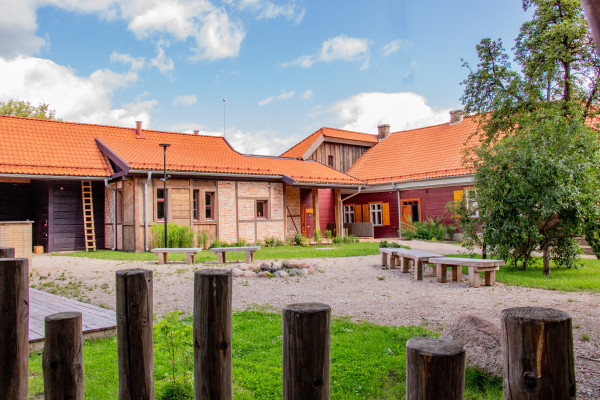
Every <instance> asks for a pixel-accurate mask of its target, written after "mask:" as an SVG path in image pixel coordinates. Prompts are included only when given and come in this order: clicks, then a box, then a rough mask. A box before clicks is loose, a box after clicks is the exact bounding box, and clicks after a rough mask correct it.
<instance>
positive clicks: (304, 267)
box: [298, 263, 310, 269]
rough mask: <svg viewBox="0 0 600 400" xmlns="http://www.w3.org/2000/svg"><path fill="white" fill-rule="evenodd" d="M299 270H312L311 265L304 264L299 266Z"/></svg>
mask: <svg viewBox="0 0 600 400" xmlns="http://www.w3.org/2000/svg"><path fill="white" fill-rule="evenodd" d="M298 268H300V269H308V268H310V264H307V263H302V264H300V265H298Z"/></svg>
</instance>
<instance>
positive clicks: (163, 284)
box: [30, 241, 600, 399]
mask: <svg viewBox="0 0 600 400" xmlns="http://www.w3.org/2000/svg"><path fill="white" fill-rule="evenodd" d="M410 246H411V247H412V248H415V249H420V250H426V251H432V252H438V253H441V254H450V253H452V254H455V253H457V252H459V251H460V248H459V247H457V246H454V245H448V244H440V243H428V242H418V241H411V242H410ZM380 261H381V257H380V256H378V255H375V256H364V257H348V258H329V259H325V258H323V259H310V260H302V262H307V263H309V264H312V265H314V266H315V268H316V269H317V272H316V273H314V274H312V275H306V276H301V277H287V278H243V277H235V278H234V279H233V307H234V309H236V310H245V309H259V310H266V311H274V312H278V311H280V310H281V308H282V307H283V306H285V305H286V304H290V303H297V302H322V303H326V304H329V305H330V306H331V308H332V311H333V314H334V315H335V316H347V317H350V318H351V319H353V320H355V321H370V322H374V323H377V324H383V325H418V326H423V327H427V328H429V329H431V330H434V331H441V330H442V329H443V326H444V325H445V324H447V323H448V322H449V321H451V320H452V319H453V318H455V317H457V316H458V315H460V314H475V315H477V316H479V317H482V318H485V319H487V320H489V321H491V322H493V323H494V324H496V325H498V326H499V321H500V312H501V311H502V310H503V309H505V308H509V307H519V306H539V307H553V308H557V309H560V310H564V311H567V312H568V313H570V314H571V316H572V317H573V327H574V329H573V338H574V342H575V357H576V374H577V384H578V387H577V389H578V397H579V398H580V399H598V398H600V313H599V311H600V307H599V303H600V294H598V293H593V294H592V293H577V292H557V291H550V290H543V289H532V288H522V287H514V286H506V285H504V284H502V283H498V284H496V285H495V286H493V287H480V288H471V287H468V286H467V284H466V280H465V282H463V283H455V282H449V283H445V284H441V283H438V282H436V280H435V278H434V277H433V275H432V274H431V270H430V269H429V268H427V269H426V272H425V274H424V279H423V281H420V282H418V281H413V280H412V277H411V274H403V273H402V272H401V271H400V270H389V269H383V268H382V267H381V265H380ZM236 265H237V264H229V265H228V266H227V267H226V268H231V267H233V266H236ZM256 265H257V266H258V265H260V261H259V262H257V263H256ZM207 267H208V268H223V267H218V266H216V265H215V264H213V265H209V266H203V265H199V264H197V265H193V266H189V265H186V264H184V263H170V264H167V265H160V266H159V265H158V264H157V262H156V261H152V262H127V261H126V262H123V261H107V260H95V259H85V258H74V257H61V256H48V255H35V256H34V258H33V267H32V270H31V281H30V284H31V285H32V286H33V287H36V288H38V289H42V290H44V288H46V289H48V288H52V289H54V290H58V291H59V293H60V294H61V295H65V296H68V297H71V298H74V299H78V300H83V301H87V302H89V303H92V304H95V305H99V306H102V307H106V308H110V309H114V308H115V293H114V286H115V283H114V282H115V274H114V272H115V271H116V270H119V269H129V268H145V269H150V270H152V271H154V274H153V276H154V312H155V313H156V314H157V315H158V316H159V317H160V316H163V315H165V314H166V313H167V312H169V311H172V310H176V309H177V310H182V311H184V312H185V313H191V312H192V304H193V271H194V270H196V269H198V268H207ZM587 338H589V339H588V340H586V339H587Z"/></svg>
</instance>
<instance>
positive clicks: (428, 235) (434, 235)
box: [402, 218, 456, 240]
mask: <svg viewBox="0 0 600 400" xmlns="http://www.w3.org/2000/svg"><path fill="white" fill-rule="evenodd" d="M415 228H416V229H415V230H414V231H408V230H406V229H405V230H403V231H402V237H404V238H406V239H421V240H444V238H446V233H447V230H446V227H445V226H444V224H443V223H442V220H441V219H437V218H436V219H433V218H427V220H426V221H424V222H415ZM453 228H454V232H456V227H453Z"/></svg>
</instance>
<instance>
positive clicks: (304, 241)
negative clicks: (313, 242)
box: [292, 233, 310, 246]
mask: <svg viewBox="0 0 600 400" xmlns="http://www.w3.org/2000/svg"><path fill="white" fill-rule="evenodd" d="M292 243H293V244H295V245H296V246H308V245H310V241H309V240H308V238H307V237H306V236H304V235H302V234H301V233H296V234H295V235H294V236H293V238H292Z"/></svg>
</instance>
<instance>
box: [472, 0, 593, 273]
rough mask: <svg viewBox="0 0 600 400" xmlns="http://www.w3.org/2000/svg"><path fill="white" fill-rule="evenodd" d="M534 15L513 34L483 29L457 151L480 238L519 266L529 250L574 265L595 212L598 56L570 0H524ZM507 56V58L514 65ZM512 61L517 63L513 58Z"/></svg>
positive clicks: (580, 13)
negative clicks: (487, 33)
mask: <svg viewBox="0 0 600 400" xmlns="http://www.w3.org/2000/svg"><path fill="white" fill-rule="evenodd" d="M530 8H531V9H533V11H534V12H533V18H532V20H531V21H527V22H525V23H524V24H523V25H522V26H521V30H520V33H519V35H518V37H517V39H516V40H515V46H514V47H513V52H514V63H511V61H510V58H509V56H508V54H507V52H506V51H505V50H504V47H503V45H502V41H501V40H500V39H499V40H496V41H493V40H490V39H483V40H482V41H481V42H480V43H479V45H477V56H478V58H479V63H478V65H477V68H476V69H472V68H471V67H470V65H469V64H468V63H464V64H463V65H464V66H465V67H467V68H468V69H469V74H468V76H467V78H466V79H465V80H464V81H463V84H464V85H465V92H464V95H463V97H462V99H461V100H462V101H463V104H464V106H465V111H466V112H468V113H473V114H476V119H477V121H478V123H479V130H478V132H477V139H478V140H477V141H476V144H475V145H472V146H471V147H469V148H468V149H467V151H466V153H465V164H466V165H467V166H469V167H470V168H472V170H473V171H474V173H475V186H476V188H477V189H478V190H477V193H476V200H477V202H478V204H479V210H480V219H481V221H480V225H481V226H482V235H483V237H484V240H485V243H486V244H487V245H489V246H490V247H491V249H492V250H493V251H496V252H498V253H499V254H501V255H502V256H503V257H505V258H508V257H512V258H513V259H514V260H515V262H516V261H518V260H519V259H523V261H524V264H523V265H524V267H525V268H526V266H527V262H528V260H529V258H530V257H531V253H532V252H533V251H534V250H535V249H536V248H540V249H541V250H542V252H543V255H544V257H543V260H544V274H549V273H550V266H549V260H550V258H554V259H555V260H557V261H558V262H559V263H560V264H562V265H568V266H571V265H573V261H574V257H575V254H576V249H577V245H576V243H575V242H574V236H575V235H577V234H581V232H582V230H583V224H584V221H586V220H595V219H597V214H598V204H597V199H598V194H599V193H598V191H597V189H596V188H597V185H598V183H599V182H600V181H599V180H598V179H599V173H598V167H597V165H598V164H597V162H598V146H597V144H598V135H597V132H596V131H594V130H591V129H589V127H588V125H589V124H591V121H592V119H593V118H594V117H595V116H596V114H597V102H598V100H599V90H598V89H599V85H600V61H599V59H598V55H597V53H596V50H595V47H594V42H593V40H592V36H591V34H590V32H589V29H588V25H587V22H586V20H585V16H584V14H583V11H582V9H581V5H580V3H579V0H523V9H524V10H528V9H530ZM513 64H514V65H513ZM514 66H516V67H518V70H517V69H515V68H514Z"/></svg>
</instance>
